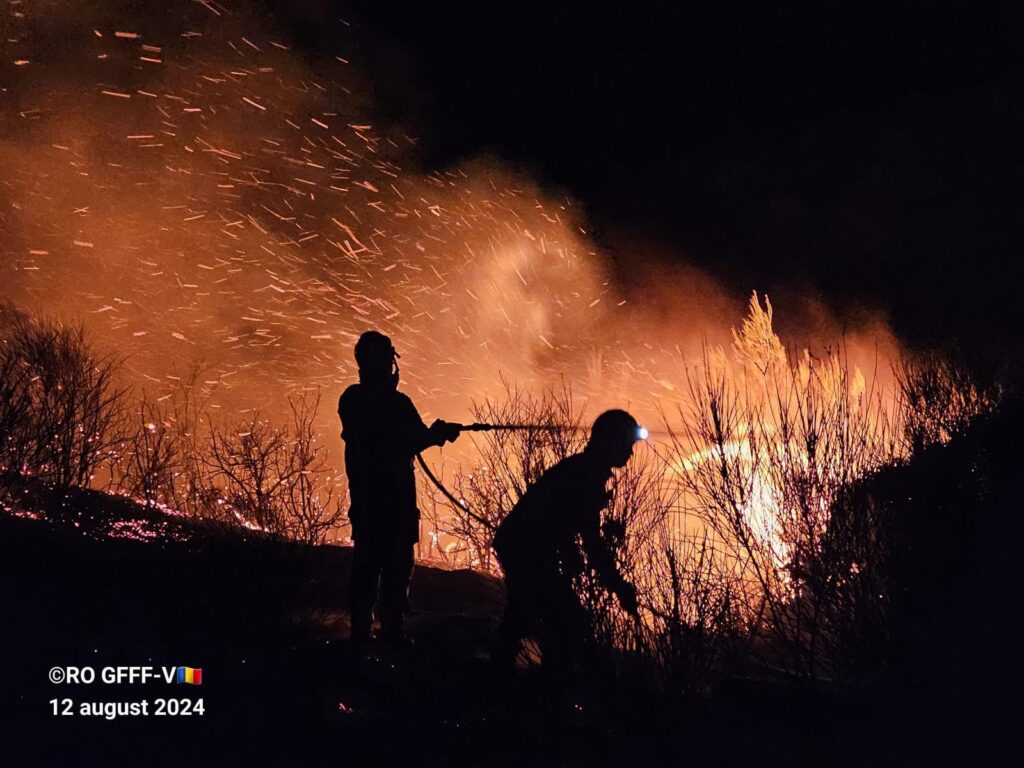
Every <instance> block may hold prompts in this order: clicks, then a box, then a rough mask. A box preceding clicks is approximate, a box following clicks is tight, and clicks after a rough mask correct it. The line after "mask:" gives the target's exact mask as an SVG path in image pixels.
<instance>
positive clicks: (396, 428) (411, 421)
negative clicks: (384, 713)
mask: <svg viewBox="0 0 1024 768" xmlns="http://www.w3.org/2000/svg"><path fill="white" fill-rule="evenodd" d="M355 356H356V363H357V364H358V366H359V383H358V384H353V385H351V386H350V387H348V388H347V389H346V390H345V392H344V393H343V394H342V395H341V398H340V399H339V400H338V415H339V416H340V417H341V429H342V432H341V436H342V438H343V439H344V441H345V473H346V474H347V475H348V487H349V496H350V504H349V520H350V521H351V523H352V539H353V541H354V542H355V549H354V552H353V557H352V577H351V595H350V601H351V605H350V611H351V616H352V639H353V640H356V641H365V640H368V639H369V638H370V628H371V625H372V623H373V604H374V602H375V601H376V599H377V591H378V586H379V587H380V610H379V617H380V623H381V638H382V639H384V640H389V641H397V642H400V641H402V640H403V639H404V632H403V626H402V623H403V615H404V613H405V610H406V607H407V603H408V594H409V579H410V577H411V576H412V567H413V547H414V545H415V544H416V542H417V541H418V540H419V510H418V509H417V508H416V480H415V477H414V476H413V469H412V461H413V457H415V456H416V454H418V453H419V452H420V451H422V450H423V449H424V448H428V447H429V446H432V445H443V444H444V443H446V442H451V441H454V440H455V439H456V438H457V437H458V436H459V428H458V426H457V425H454V424H448V423H446V422H443V421H441V420H438V421H435V422H434V423H433V424H432V425H431V426H430V428H429V429H428V428H427V426H426V425H425V424H424V423H423V420H422V419H421V418H420V415H419V413H418V412H417V411H416V406H414V405H413V403H412V400H410V399H409V397H408V396H407V395H404V394H402V393H401V392H399V391H398V363H397V358H398V353H397V352H396V351H395V348H394V347H393V346H392V344H391V339H389V338H388V337H387V336H385V335H384V334H382V333H378V332H377V331H367V332H366V333H364V334H363V335H362V336H360V337H359V341H358V342H356V349H355Z"/></svg>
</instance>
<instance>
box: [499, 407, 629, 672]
mask: <svg viewBox="0 0 1024 768" xmlns="http://www.w3.org/2000/svg"><path fill="white" fill-rule="evenodd" d="M642 434H643V433H642V431H641V428H640V426H639V424H637V422H636V419H634V418H633V417H632V416H630V415H629V414H628V413H626V412H625V411H620V410H612V411H605V412H604V413H602V414H601V415H600V416H598V417H597V419H596V420H595V421H594V424H593V427H592V428H591V432H590V440H589V442H588V443H587V445H586V447H585V448H584V449H583V451H582V452H581V453H578V454H576V455H574V456H569V457H567V458H565V459H563V460H562V461H560V462H559V463H558V464H556V465H554V466H553V467H551V468H550V469H548V470H547V472H545V473H544V474H543V475H542V476H541V478H540V479H539V480H537V482H536V483H534V485H532V486H531V487H530V488H529V489H528V490H527V491H526V493H525V494H523V496H522V498H520V500H519V502H518V503H517V504H516V505H515V507H514V508H513V509H512V511H511V512H510V513H509V515H508V516H507V517H506V518H505V519H504V520H503V521H502V523H501V525H500V526H498V531H497V533H496V534H495V538H494V549H495V552H496V553H497V555H498V560H499V562H500V563H501V567H502V569H503V570H504V572H505V591H506V598H507V606H506V609H505V616H504V618H503V619H502V622H501V626H500V627H499V629H498V637H497V642H496V645H495V648H494V652H493V654H492V657H491V660H492V663H493V664H494V665H495V666H496V667H498V668H510V667H511V666H512V665H513V664H514V663H515V659H516V656H517V654H518V653H519V649H520V641H521V640H522V638H523V637H525V636H526V635H533V636H536V637H537V639H538V640H539V641H540V646H541V653H542V663H543V665H544V666H545V667H548V669H549V670H553V671H554V672H555V673H556V674H559V675H566V674H569V673H571V672H572V669H573V664H574V662H575V661H577V660H580V659H581V655H582V653H583V651H584V650H585V648H586V646H587V644H588V643H589V641H590V638H589V637H588V626H589V621H588V616H587V613H586V610H585V609H584V607H583V606H582V605H581V604H580V600H579V597H578V596H577V594H576V590H575V588H574V585H573V580H574V578H575V577H577V576H579V575H580V574H581V573H582V572H583V570H584V567H585V566H584V560H583V554H586V565H587V566H589V567H590V568H591V569H593V571H594V572H595V573H596V574H597V576H598V578H599V579H600V581H601V583H602V584H603V585H604V586H605V587H606V588H607V589H608V590H609V591H611V592H613V593H614V594H615V595H616V596H617V597H618V599H619V602H620V604H621V605H622V607H623V608H625V609H626V610H627V611H629V612H630V613H634V614H635V613H636V590H635V589H634V587H633V586H632V585H631V584H630V583H629V582H627V581H626V580H625V579H624V578H623V577H622V574H621V573H619V570H618V568H617V567H616V565H615V556H614V553H613V549H612V547H611V546H610V544H609V543H608V542H607V541H606V540H605V537H604V536H603V535H602V531H601V510H602V509H604V507H605V506H607V504H608V502H609V500H610V496H611V494H610V493H609V491H608V490H607V488H606V486H607V485H608V482H609V480H610V479H611V477H612V469H613V468H619V467H623V466H625V465H626V462H627V461H628V460H629V457H630V456H631V455H632V453H633V446H634V444H635V443H636V441H637V440H639V439H640V438H641V435H642ZM577 540H580V541H582V544H583V552H581V551H580V547H579V544H578V543H577Z"/></svg>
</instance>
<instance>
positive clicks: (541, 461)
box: [442, 382, 586, 572]
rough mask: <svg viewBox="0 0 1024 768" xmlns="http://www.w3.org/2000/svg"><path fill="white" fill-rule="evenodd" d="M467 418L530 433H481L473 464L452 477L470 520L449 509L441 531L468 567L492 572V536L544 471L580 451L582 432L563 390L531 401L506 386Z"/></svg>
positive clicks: (578, 414) (463, 512)
mask: <svg viewBox="0 0 1024 768" xmlns="http://www.w3.org/2000/svg"><path fill="white" fill-rule="evenodd" d="M473 416H474V418H475V419H476V420H477V421H479V422H486V423H490V424H519V425H528V426H530V427H531V428H530V429H524V430H507V431H503V430H499V431H494V432H484V433H481V434H482V435H483V437H482V439H479V440H476V441H475V444H476V447H477V448H478V450H479V455H480V459H479V461H478V463H477V464H476V465H475V466H474V467H473V468H472V469H471V470H470V471H468V472H466V471H462V470H460V471H459V472H457V473H456V476H455V483H454V485H455V488H456V489H458V494H459V496H460V497H461V498H462V499H464V500H465V502H466V503H467V504H468V506H469V508H470V509H471V510H472V512H473V514H470V513H468V512H467V511H466V510H465V509H464V508H462V507H455V506H451V505H450V508H451V510H452V512H453V516H452V518H451V519H450V520H449V521H448V523H447V525H445V526H444V527H443V529H442V530H444V532H446V533H449V534H451V535H453V536H455V537H457V538H458V539H459V540H461V541H463V542H465V544H466V546H467V548H468V555H469V561H470V563H471V564H472V565H473V566H474V567H477V568H480V569H482V570H485V571H490V572H495V571H497V570H498V565H497V561H496V559H495V558H494V556H493V553H492V551H491V539H492V537H493V534H494V530H495V529H496V528H497V526H498V524H499V523H500V522H501V521H502V520H504V519H505V516H506V515H508V513H509V512H511V511H512V507H514V506H515V505H516V502H518V501H519V499H520V498H521V497H522V495H523V494H524V493H526V489H527V488H528V487H530V486H531V485H532V484H533V483H535V482H536V481H537V479H538V478H539V477H540V476H541V475H542V474H543V473H544V471H545V470H546V469H547V468H548V467H550V466H552V465H554V464H555V463H557V462H558V461H561V460H562V459H564V458H565V457H567V456H569V455H571V454H573V453H576V452H578V451H579V450H581V449H582V448H583V445H584V444H585V443H586V431H585V430H584V429H583V428H582V425H581V419H582V412H581V410H580V409H579V408H578V407H577V406H576V405H575V404H574V403H573V397H572V390H571V389H570V388H569V387H568V386H565V385H563V386H562V387H561V388H551V389H548V390H545V391H544V392H542V393H541V394H539V395H535V394H531V393H529V392H526V391H525V390H522V389H520V388H518V387H516V386H514V385H512V384H509V383H508V382H506V383H505V396H504V398H503V399H501V400H500V401H495V400H487V401H485V402H484V403H482V404H480V405H477V406H475V407H474V408H473ZM471 434H472V433H471Z"/></svg>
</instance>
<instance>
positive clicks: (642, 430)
mask: <svg viewBox="0 0 1024 768" xmlns="http://www.w3.org/2000/svg"><path fill="white" fill-rule="evenodd" d="M650 435H651V433H650V432H648V431H647V427H637V428H636V439H637V440H646V439H647V438H648V437H650Z"/></svg>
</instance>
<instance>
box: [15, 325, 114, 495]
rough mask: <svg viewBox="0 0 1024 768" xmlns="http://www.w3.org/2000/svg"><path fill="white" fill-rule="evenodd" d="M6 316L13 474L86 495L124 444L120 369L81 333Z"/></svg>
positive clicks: (79, 327)
mask: <svg viewBox="0 0 1024 768" xmlns="http://www.w3.org/2000/svg"><path fill="white" fill-rule="evenodd" d="M2 315H3V318H2V319H3V322H2V324H0V333H2V346H0V375H2V376H3V383H2V384H0V389H2V390H3V395H4V404H3V405H2V406H0V420H2V423H4V424H5V425H6V428H7V429H8V430H9V431H5V433H4V443H5V444H4V448H3V457H2V463H3V466H4V467H5V468H6V473H7V474H8V475H12V474H13V475H16V476H18V477H19V478H20V479H22V480H28V479H30V478H31V479H34V480H36V481H39V482H41V483H43V484H44V485H45V486H48V487H52V488H55V489H57V490H67V489H69V488H72V487H80V488H84V487H86V486H88V485H89V483H90V481H91V480H92V477H93V474H94V473H95V471H96V470H97V468H98V467H99V466H100V465H101V464H102V463H103V462H104V461H105V460H106V459H107V457H108V455H109V453H110V451H111V450H112V449H114V447H115V446H116V445H117V444H118V443H119V441H120V439H121V436H120V435H119V434H118V429H117V427H118V425H119V424H120V416H121V413H122V410H123V407H124V401H125V391H126V390H125V389H123V388H121V387H119V386H118V385H117V383H116V381H115V379H116V375H117V372H118V369H119V361H117V360H115V359H114V358H111V357H105V356H102V355H100V354H99V353H98V352H97V351H96V350H95V348H94V347H93V345H92V343H91V342H90V341H89V339H88V338H87V336H86V334H85V330H84V328H83V327H82V326H80V325H79V326H64V325H60V324H57V323H51V322H41V321H36V320H32V319H29V318H28V317H26V316H25V315H24V314H22V313H19V312H16V311H13V310H10V309H9V308H8V309H5V311H4V312H3V313H2ZM10 479H12V478H10V477H9V480H10Z"/></svg>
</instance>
